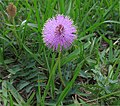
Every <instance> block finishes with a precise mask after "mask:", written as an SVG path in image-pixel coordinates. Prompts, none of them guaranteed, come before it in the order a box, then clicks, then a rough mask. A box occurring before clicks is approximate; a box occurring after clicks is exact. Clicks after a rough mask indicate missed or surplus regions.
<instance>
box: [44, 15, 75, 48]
mask: <svg viewBox="0 0 120 106" xmlns="http://www.w3.org/2000/svg"><path fill="white" fill-rule="evenodd" d="M75 33H76V28H75V26H74V25H73V21H72V20H71V19H70V18H69V17H67V16H63V15H60V14H58V15H57V16H56V17H53V18H52V19H48V20H47V22H46V23H45V25H44V28H43V40H44V42H45V44H46V46H48V47H49V48H53V49H54V50H57V49H58V46H59V45H60V50H62V49H63V48H65V49H66V48H68V47H70V45H71V44H72V42H73V41H74V39H75V38H76V35H75Z"/></svg>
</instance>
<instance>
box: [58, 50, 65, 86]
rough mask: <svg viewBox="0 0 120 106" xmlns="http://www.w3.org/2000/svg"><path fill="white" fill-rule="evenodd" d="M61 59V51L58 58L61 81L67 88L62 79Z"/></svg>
mask: <svg viewBox="0 0 120 106" xmlns="http://www.w3.org/2000/svg"><path fill="white" fill-rule="evenodd" d="M60 57H61V51H59V57H58V71H59V75H60V80H61V82H62V84H63V86H64V87H65V83H64V80H63V78H62V72H61V62H60Z"/></svg>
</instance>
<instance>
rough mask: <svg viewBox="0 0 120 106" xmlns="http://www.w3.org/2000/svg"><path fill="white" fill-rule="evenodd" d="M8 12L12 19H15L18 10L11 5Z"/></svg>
mask: <svg viewBox="0 0 120 106" xmlns="http://www.w3.org/2000/svg"><path fill="white" fill-rule="evenodd" d="M6 10H7V13H8V15H9V16H10V17H15V15H16V11H17V8H16V6H15V5H14V4H13V3H9V5H8V6H7V9H6Z"/></svg>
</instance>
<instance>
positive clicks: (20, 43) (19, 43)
mask: <svg viewBox="0 0 120 106" xmlns="http://www.w3.org/2000/svg"><path fill="white" fill-rule="evenodd" d="M12 23H13V28H14V29H13V33H14V35H15V37H16V40H17V42H18V46H19V49H20V50H21V46H22V41H21V39H20V38H19V36H18V34H17V32H16V25H15V20H14V18H12Z"/></svg>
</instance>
